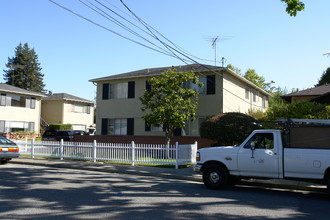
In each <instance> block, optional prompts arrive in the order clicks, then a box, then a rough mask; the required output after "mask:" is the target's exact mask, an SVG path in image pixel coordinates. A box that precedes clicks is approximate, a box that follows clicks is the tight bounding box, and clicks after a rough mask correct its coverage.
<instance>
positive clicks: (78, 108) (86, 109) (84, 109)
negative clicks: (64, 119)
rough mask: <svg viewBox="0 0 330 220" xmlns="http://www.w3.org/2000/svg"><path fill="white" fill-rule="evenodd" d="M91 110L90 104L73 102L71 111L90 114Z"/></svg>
mask: <svg viewBox="0 0 330 220" xmlns="http://www.w3.org/2000/svg"><path fill="white" fill-rule="evenodd" d="M69 111H70V110H69ZM90 111H91V110H90V105H84V104H71V112H76V113H86V114H90Z"/></svg>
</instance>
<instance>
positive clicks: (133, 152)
mask: <svg viewBox="0 0 330 220" xmlns="http://www.w3.org/2000/svg"><path fill="white" fill-rule="evenodd" d="M132 166H135V143H134V141H132Z"/></svg>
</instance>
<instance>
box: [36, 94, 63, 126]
mask: <svg viewBox="0 0 330 220" xmlns="http://www.w3.org/2000/svg"><path fill="white" fill-rule="evenodd" d="M41 106H42V111H41V117H42V118H43V119H44V120H45V121H46V122H47V123H48V124H52V123H60V124H63V101H56V100H55V101H42V104H41Z"/></svg>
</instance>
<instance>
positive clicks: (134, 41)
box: [48, 0, 175, 57]
mask: <svg viewBox="0 0 330 220" xmlns="http://www.w3.org/2000/svg"><path fill="white" fill-rule="evenodd" d="M48 1H50V2H52V3H53V4H55V5H57V6H58V7H60V8H62V9H64V10H66V11H68V12H70V13H72V14H74V15H76V16H78V17H80V18H82V19H84V20H86V21H88V22H90V23H92V24H94V25H96V26H98V27H100V28H102V29H104V30H106V31H109V32H111V33H113V34H115V35H117V36H119V37H122V38H124V39H126V40H128V41H131V42H133V43H136V44H138V45H140V46H143V47H145V48H148V49H150V50H153V51H156V52H159V53H162V54H165V55H167V56H171V57H175V56H173V55H171V54H169V53H165V52H163V51H159V50H157V49H154V48H152V47H150V46H147V45H145V44H142V43H140V42H138V41H136V40H133V39H130V38H128V37H125V36H124V35H122V34H119V33H118V32H116V31H113V30H111V29H109V28H107V27H105V26H103V25H101V24H98V23H96V22H94V21H92V20H91V19H89V18H86V17H84V16H82V15H80V14H78V13H76V12H74V11H72V10H71V9H68V8H66V7H64V6H63V5H60V4H58V3H57V2H55V1H53V0H48Z"/></svg>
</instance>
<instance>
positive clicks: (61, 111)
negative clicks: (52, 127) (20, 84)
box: [42, 100, 94, 129]
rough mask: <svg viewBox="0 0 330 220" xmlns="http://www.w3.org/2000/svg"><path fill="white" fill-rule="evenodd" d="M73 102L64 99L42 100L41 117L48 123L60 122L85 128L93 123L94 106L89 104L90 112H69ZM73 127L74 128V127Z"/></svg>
mask: <svg viewBox="0 0 330 220" xmlns="http://www.w3.org/2000/svg"><path fill="white" fill-rule="evenodd" d="M72 103H73V102H67V101H64V100H51V101H49V100H48V101H42V118H43V119H44V120H45V121H46V122H47V123H48V124H52V123H61V124H72V125H76V126H77V125H79V126H77V127H84V128H79V129H85V128H87V127H89V126H91V125H92V124H93V121H94V108H93V106H91V108H90V114H86V113H77V112H71V105H72ZM74 129H75V128H74Z"/></svg>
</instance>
